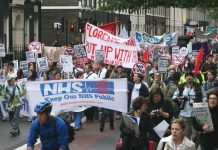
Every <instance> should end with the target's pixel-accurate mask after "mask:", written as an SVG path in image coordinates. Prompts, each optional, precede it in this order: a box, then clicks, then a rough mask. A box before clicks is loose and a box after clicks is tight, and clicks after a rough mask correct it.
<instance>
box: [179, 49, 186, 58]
mask: <svg viewBox="0 0 218 150" xmlns="http://www.w3.org/2000/svg"><path fill="white" fill-rule="evenodd" d="M179 53H180V55H182V56H184V57H185V56H186V55H188V48H186V47H181V48H180V50H179Z"/></svg>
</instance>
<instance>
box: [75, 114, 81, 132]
mask: <svg viewBox="0 0 218 150" xmlns="http://www.w3.org/2000/svg"><path fill="white" fill-rule="evenodd" d="M74 117H75V119H74V120H75V129H78V128H80V127H81V125H82V123H81V117H82V112H75V113H74Z"/></svg>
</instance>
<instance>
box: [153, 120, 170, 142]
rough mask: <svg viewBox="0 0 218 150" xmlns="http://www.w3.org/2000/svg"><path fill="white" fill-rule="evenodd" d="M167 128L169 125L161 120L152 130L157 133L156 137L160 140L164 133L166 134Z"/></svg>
mask: <svg viewBox="0 0 218 150" xmlns="http://www.w3.org/2000/svg"><path fill="white" fill-rule="evenodd" d="M168 127H169V124H168V123H167V122H166V121H165V120H163V121H161V122H160V123H159V124H158V125H157V126H155V127H154V128H153V129H154V131H155V132H156V133H157V135H158V136H159V137H160V138H162V137H163V136H164V135H165V133H166V132H167V130H168Z"/></svg>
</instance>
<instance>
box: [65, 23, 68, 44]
mask: <svg viewBox="0 0 218 150" xmlns="http://www.w3.org/2000/svg"><path fill="white" fill-rule="evenodd" d="M65 24H66V25H65V29H66V30H65V32H66V34H65V46H68V20H67V19H66V20H65Z"/></svg>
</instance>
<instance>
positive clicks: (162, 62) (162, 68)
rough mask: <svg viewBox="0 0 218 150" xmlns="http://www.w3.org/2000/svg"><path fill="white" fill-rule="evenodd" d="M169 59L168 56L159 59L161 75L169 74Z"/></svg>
mask: <svg viewBox="0 0 218 150" xmlns="http://www.w3.org/2000/svg"><path fill="white" fill-rule="evenodd" d="M168 63H169V62H168V57H167V56H161V57H159V59H158V72H160V73H161V74H163V73H166V72H167V68H168Z"/></svg>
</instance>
